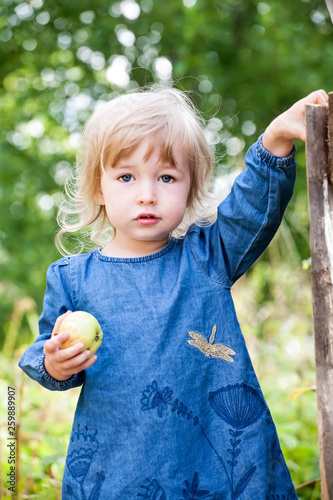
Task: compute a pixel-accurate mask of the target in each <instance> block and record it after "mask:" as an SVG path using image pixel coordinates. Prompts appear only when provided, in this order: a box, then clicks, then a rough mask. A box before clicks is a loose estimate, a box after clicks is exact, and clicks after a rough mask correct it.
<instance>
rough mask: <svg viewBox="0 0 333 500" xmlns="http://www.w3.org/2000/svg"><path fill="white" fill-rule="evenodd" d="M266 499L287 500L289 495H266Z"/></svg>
mask: <svg viewBox="0 0 333 500" xmlns="http://www.w3.org/2000/svg"><path fill="white" fill-rule="evenodd" d="M266 500H289V497H286V495H274V494H272V495H268V496H267V497H266Z"/></svg>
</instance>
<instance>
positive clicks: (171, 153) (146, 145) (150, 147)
mask: <svg viewBox="0 0 333 500" xmlns="http://www.w3.org/2000/svg"><path fill="white" fill-rule="evenodd" d="M132 157H135V158H141V159H143V160H144V161H148V160H149V159H151V158H152V157H156V158H157V159H158V161H160V162H163V163H169V164H170V165H173V166H178V165H182V164H187V163H188V151H187V150H186V148H185V147H183V146H181V145H180V144H177V143H176V144H169V143H167V142H165V141H163V139H162V138H158V137H156V136H147V137H145V138H143V139H141V140H140V141H139V142H138V143H136V144H135V145H133V146H131V147H129V148H125V149H123V150H122V151H120V152H119V156H118V158H117V162H116V163H118V162H119V161H120V160H126V159H128V160H129V159H131V158H132Z"/></svg>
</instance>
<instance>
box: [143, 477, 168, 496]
mask: <svg viewBox="0 0 333 500" xmlns="http://www.w3.org/2000/svg"><path fill="white" fill-rule="evenodd" d="M137 496H138V497H141V498H145V499H146V500H166V498H167V497H166V495H165V493H164V491H163V489H162V488H161V486H160V485H159V483H158V481H157V479H153V480H152V481H151V480H150V479H148V478H147V479H146V480H145V481H144V482H143V483H142V484H141V485H140V491H139V493H138V495H137Z"/></svg>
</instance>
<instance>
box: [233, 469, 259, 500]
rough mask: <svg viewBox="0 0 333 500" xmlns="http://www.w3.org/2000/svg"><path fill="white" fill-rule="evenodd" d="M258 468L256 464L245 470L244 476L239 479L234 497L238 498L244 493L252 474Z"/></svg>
mask: <svg viewBox="0 0 333 500" xmlns="http://www.w3.org/2000/svg"><path fill="white" fill-rule="evenodd" d="M256 468H257V467H256V466H255V465H253V466H252V467H251V469H249V470H248V471H247V472H245V474H244V475H243V477H242V478H241V479H240V480H239V482H238V484H237V486H236V489H235V491H234V494H233V498H234V499H236V498H238V497H239V496H240V495H241V494H242V493H243V491H244V490H245V488H246V487H247V485H248V484H249V482H250V481H251V479H252V476H253V474H254V473H255V471H256Z"/></svg>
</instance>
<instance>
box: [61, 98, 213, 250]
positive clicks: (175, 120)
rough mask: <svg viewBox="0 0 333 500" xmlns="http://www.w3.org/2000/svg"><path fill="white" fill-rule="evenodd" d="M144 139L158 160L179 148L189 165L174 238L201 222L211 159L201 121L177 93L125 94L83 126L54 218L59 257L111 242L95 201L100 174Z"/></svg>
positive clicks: (110, 230)
mask: <svg viewBox="0 0 333 500" xmlns="http://www.w3.org/2000/svg"><path fill="white" fill-rule="evenodd" d="M148 136H150V137H152V138H153V143H154V144H156V143H157V144H159V145H160V155H161V158H163V159H166V160H168V161H171V162H172V161H173V155H174V150H175V148H177V147H179V146H180V147H182V148H183V150H184V151H185V153H186V154H187V157H188V160H189V168H190V178H191V184H190V192H189V197H188V200H187V210H186V212H185V216H184V219H183V222H182V224H181V226H179V227H178V228H176V230H175V232H174V234H177V235H178V236H179V235H181V234H184V232H185V231H186V229H187V228H188V227H189V225H190V224H191V223H193V222H195V221H196V220H197V219H202V218H203V217H204V216H203V210H202V209H203V203H202V200H204V199H205V198H206V199H207V197H209V187H210V185H211V181H212V175H213V155H212V152H211V148H210V145H209V143H208V141H207V139H206V136H205V133H204V121H203V119H202V118H201V117H200V116H199V114H198V113H197V111H196V109H195V107H194V105H193V103H192V101H191V100H190V99H189V98H188V97H187V95H186V94H184V93H183V92H181V91H179V90H176V89H173V88H167V89H154V88H150V89H149V90H139V91H135V92H131V93H128V94H124V95H121V96H119V97H117V98H115V99H113V100H111V101H110V102H108V103H106V104H104V105H102V106H100V107H98V108H97V110H96V111H95V112H94V113H93V114H92V115H91V117H90V119H89V120H88V121H87V123H86V125H85V127H84V130H83V135H82V139H81V145H80V148H79V151H78V155H77V163H76V166H75V169H74V171H73V175H72V178H71V179H70V180H69V181H68V182H67V185H66V194H67V198H66V199H65V200H64V201H63V202H62V203H61V205H60V208H59V213H58V223H59V226H60V228H61V229H60V231H59V232H58V234H57V247H58V249H59V250H60V252H61V253H62V254H73V253H80V252H81V251H82V250H83V249H88V248H89V249H91V248H96V247H98V246H102V247H103V246H105V245H107V244H108V243H109V242H110V241H111V240H112V238H113V237H114V229H113V227H112V226H111V224H110V222H109V220H108V218H107V215H106V212H105V207H104V206H100V205H98V204H97V202H96V198H97V194H98V191H99V188H100V183H101V177H102V174H103V172H104V171H105V169H106V168H112V167H114V166H115V165H116V164H117V162H118V161H119V160H120V159H121V158H124V157H128V156H130V155H131V154H132V152H133V151H134V150H135V148H136V147H137V146H138V144H139V143H140V141H142V139H144V138H146V137H148ZM69 233H76V238H74V241H73V237H71V238H68V236H69ZM73 243H74V251H73Z"/></svg>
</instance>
